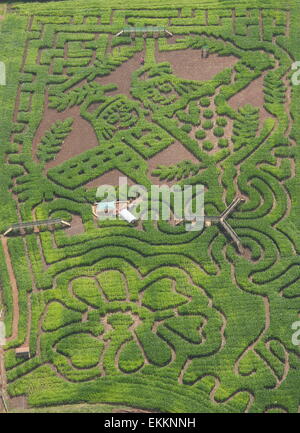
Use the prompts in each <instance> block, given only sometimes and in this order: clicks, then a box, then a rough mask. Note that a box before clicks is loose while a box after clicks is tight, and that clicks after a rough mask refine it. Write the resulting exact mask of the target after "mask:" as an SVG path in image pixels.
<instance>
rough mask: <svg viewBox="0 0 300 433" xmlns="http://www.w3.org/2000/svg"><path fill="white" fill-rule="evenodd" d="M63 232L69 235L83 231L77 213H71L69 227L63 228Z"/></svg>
mask: <svg viewBox="0 0 300 433" xmlns="http://www.w3.org/2000/svg"><path fill="white" fill-rule="evenodd" d="M65 233H66V234H67V235H69V236H73V235H79V234H81V233H84V225H83V223H82V219H81V217H80V216H79V215H73V218H72V221H71V227H69V228H67V229H65Z"/></svg>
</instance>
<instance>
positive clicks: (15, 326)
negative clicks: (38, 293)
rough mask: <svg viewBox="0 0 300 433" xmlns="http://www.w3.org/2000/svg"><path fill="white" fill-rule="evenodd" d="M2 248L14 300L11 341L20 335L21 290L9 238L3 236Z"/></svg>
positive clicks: (9, 339)
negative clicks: (10, 251)
mask: <svg viewBox="0 0 300 433" xmlns="http://www.w3.org/2000/svg"><path fill="white" fill-rule="evenodd" d="M1 242H2V248H3V253H4V257H5V262H6V267H7V271H8V275H9V280H10V285H11V289H12V301H13V305H12V307H13V323H12V334H11V337H9V338H8V339H7V341H11V340H14V339H16V338H17V336H18V325H19V315H20V313H19V291H18V286H17V281H16V277H15V274H14V270H13V266H12V262H11V259H10V255H9V251H8V245H7V238H6V237H4V236H1Z"/></svg>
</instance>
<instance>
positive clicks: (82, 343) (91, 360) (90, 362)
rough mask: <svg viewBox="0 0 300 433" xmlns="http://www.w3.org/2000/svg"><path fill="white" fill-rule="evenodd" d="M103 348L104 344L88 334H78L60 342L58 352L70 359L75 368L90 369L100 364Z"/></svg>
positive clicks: (57, 347)
mask: <svg viewBox="0 0 300 433" xmlns="http://www.w3.org/2000/svg"><path fill="white" fill-rule="evenodd" d="M103 347H104V344H103V342H101V341H99V340H96V339H95V338H93V337H91V336H90V335H88V334H76V335H70V336H69V337H66V338H63V339H62V340H60V341H59V343H58V344H57V346H56V350H57V351H58V352H59V353H62V354H63V355H65V356H67V357H68V358H70V360H71V362H72V364H73V365H74V367H77V368H90V367H94V366H96V365H97V364H98V362H99V360H100V355H101V352H102V350H103Z"/></svg>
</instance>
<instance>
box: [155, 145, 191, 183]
mask: <svg viewBox="0 0 300 433" xmlns="http://www.w3.org/2000/svg"><path fill="white" fill-rule="evenodd" d="M184 160H189V161H192V162H195V163H197V162H199V161H198V159H197V158H196V157H195V156H194V155H193V154H192V153H191V152H189V151H188V150H187V149H186V148H185V147H184V146H183V145H182V144H180V143H178V142H176V143H174V144H171V146H169V147H168V148H167V149H165V150H162V151H161V152H159V153H158V154H157V155H155V156H153V158H151V159H149V161H148V177H149V178H150V180H151V182H152V183H153V184H154V185H161V184H172V183H175V182H176V179H175V180H173V181H168V182H167V181H166V180H159V177H158V176H152V174H151V173H152V171H153V170H154V169H155V168H156V167H157V166H158V165H166V166H169V165H174V164H178V163H179V162H181V161H184Z"/></svg>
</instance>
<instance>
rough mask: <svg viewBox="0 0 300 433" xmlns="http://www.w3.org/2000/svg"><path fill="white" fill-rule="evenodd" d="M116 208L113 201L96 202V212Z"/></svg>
mask: <svg viewBox="0 0 300 433" xmlns="http://www.w3.org/2000/svg"><path fill="white" fill-rule="evenodd" d="M114 209H116V202H115V201H101V202H100V203H97V207H96V212H103V211H106V210H114Z"/></svg>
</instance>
